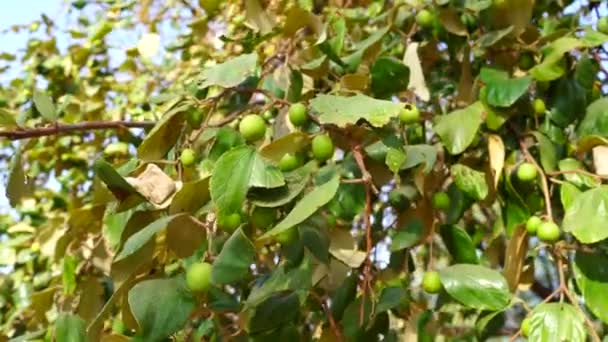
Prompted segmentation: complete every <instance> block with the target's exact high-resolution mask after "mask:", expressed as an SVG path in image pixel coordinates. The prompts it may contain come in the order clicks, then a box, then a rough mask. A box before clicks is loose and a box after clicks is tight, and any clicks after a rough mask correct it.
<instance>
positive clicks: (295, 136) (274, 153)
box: [260, 132, 309, 163]
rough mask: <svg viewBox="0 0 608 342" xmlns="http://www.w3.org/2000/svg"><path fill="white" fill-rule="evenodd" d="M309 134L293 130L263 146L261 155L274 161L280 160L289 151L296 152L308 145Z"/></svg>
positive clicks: (290, 152)
mask: <svg viewBox="0 0 608 342" xmlns="http://www.w3.org/2000/svg"><path fill="white" fill-rule="evenodd" d="M308 140H309V139H308V135H306V134H304V133H302V132H292V133H289V134H287V135H284V136H282V137H280V138H279V139H277V140H275V141H273V142H271V143H270V144H268V145H265V146H263V147H262V148H261V149H260V155H262V157H264V158H268V159H270V160H272V161H274V162H277V163H278V162H279V161H280V160H281V158H283V156H284V155H286V154H287V153H289V154H295V153H297V152H300V151H302V150H303V149H304V148H305V147H306V146H307V145H308V143H309V142H308Z"/></svg>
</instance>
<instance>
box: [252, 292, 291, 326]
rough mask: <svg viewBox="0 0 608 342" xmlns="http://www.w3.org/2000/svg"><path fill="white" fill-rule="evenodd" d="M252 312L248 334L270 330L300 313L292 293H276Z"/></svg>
mask: <svg viewBox="0 0 608 342" xmlns="http://www.w3.org/2000/svg"><path fill="white" fill-rule="evenodd" d="M253 311H254V312H253V313H252V315H250V316H249V322H248V324H247V331H248V332H249V333H250V334H253V333H257V332H260V331H265V330H271V329H273V328H276V327H279V326H281V325H283V324H285V323H287V322H289V321H291V320H293V319H294V318H295V317H296V316H297V315H298V313H299V312H300V300H299V299H298V296H297V294H296V293H294V292H287V293H278V294H275V295H273V296H271V297H270V298H268V299H266V300H265V301H264V302H263V303H261V304H260V305H258V306H257V307H256V308H255V310H253Z"/></svg>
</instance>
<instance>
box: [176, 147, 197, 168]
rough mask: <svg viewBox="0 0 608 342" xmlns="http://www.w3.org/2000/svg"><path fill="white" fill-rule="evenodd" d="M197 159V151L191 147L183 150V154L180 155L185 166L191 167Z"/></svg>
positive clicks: (180, 159)
mask: <svg viewBox="0 0 608 342" xmlns="http://www.w3.org/2000/svg"><path fill="white" fill-rule="evenodd" d="M195 160H196V152H194V150H193V149H191V148H186V149H184V150H183V151H182V154H181V155H180V156H179V161H180V162H181V163H182V165H183V166H184V167H190V166H192V165H194V161H195Z"/></svg>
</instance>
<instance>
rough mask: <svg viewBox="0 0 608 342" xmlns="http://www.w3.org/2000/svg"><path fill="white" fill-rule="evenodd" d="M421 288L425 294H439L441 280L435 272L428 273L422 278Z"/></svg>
mask: <svg viewBox="0 0 608 342" xmlns="http://www.w3.org/2000/svg"><path fill="white" fill-rule="evenodd" d="M422 288H423V289H424V291H425V292H427V293H439V291H441V279H439V273H437V272H436V271H429V272H426V273H425V274H424V276H423V277H422Z"/></svg>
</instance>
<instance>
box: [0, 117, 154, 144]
mask: <svg viewBox="0 0 608 342" xmlns="http://www.w3.org/2000/svg"><path fill="white" fill-rule="evenodd" d="M155 124H156V122H153V121H139V122H136V121H87V122H81V123H77V124H66V125H62V124H55V125H51V126H46V127H37V128H18V129H15V130H13V131H0V138H8V139H9V140H21V139H28V138H39V137H44V136H49V135H61V134H74V133H77V132H86V131H93V130H102V129H127V128H149V127H152V126H154V125H155Z"/></svg>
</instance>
